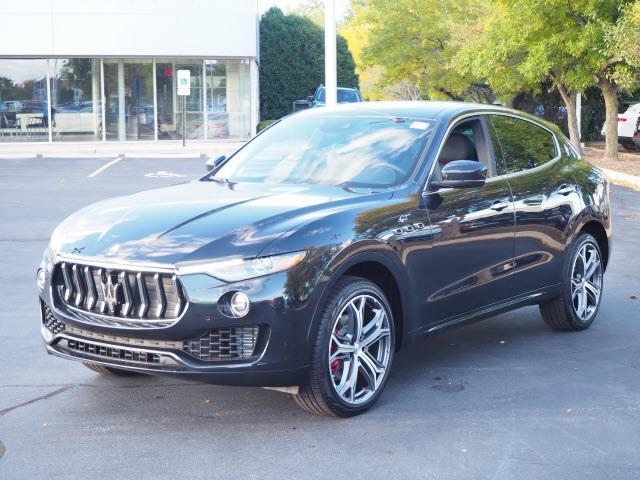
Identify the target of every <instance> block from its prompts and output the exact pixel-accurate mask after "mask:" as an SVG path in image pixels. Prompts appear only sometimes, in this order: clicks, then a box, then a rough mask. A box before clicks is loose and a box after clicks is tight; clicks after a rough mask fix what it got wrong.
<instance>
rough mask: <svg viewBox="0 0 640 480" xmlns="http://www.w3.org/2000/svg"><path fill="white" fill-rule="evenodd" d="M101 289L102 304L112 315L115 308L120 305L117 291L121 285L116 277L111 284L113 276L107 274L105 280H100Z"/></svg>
mask: <svg viewBox="0 0 640 480" xmlns="http://www.w3.org/2000/svg"><path fill="white" fill-rule="evenodd" d="M100 287H101V288H102V298H103V299H104V304H105V305H106V306H107V308H108V309H109V311H110V312H111V313H114V312H115V310H116V307H117V306H118V305H120V300H118V290H119V289H120V287H121V285H120V282H119V281H118V279H117V277H116V281H115V283H114V282H113V275H111V274H107V280H106V281H105V279H104V278H103V279H102V284H101V285H100Z"/></svg>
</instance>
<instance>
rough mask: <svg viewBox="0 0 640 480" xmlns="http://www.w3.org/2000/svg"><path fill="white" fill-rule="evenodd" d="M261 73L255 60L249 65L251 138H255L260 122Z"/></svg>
mask: <svg viewBox="0 0 640 480" xmlns="http://www.w3.org/2000/svg"><path fill="white" fill-rule="evenodd" d="M259 75H260V72H259V71H258V62H256V60H255V59H252V60H251V63H250V64H249V78H250V81H251V89H250V90H251V93H250V95H251V136H255V134H256V133H257V130H258V122H260V82H259Z"/></svg>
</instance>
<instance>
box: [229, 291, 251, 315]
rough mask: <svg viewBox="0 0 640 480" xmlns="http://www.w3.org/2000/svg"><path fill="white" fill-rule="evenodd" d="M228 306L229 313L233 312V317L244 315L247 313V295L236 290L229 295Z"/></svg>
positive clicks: (248, 303) (248, 304)
mask: <svg viewBox="0 0 640 480" xmlns="http://www.w3.org/2000/svg"><path fill="white" fill-rule="evenodd" d="M229 306H230V307H231V313H233V316H234V317H244V316H245V315H246V314H247V313H249V306H250V302H249V297H247V296H246V295H245V294H244V293H242V292H236V293H234V294H233V296H232V297H231V302H229Z"/></svg>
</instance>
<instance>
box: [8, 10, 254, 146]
mask: <svg viewBox="0 0 640 480" xmlns="http://www.w3.org/2000/svg"><path fill="white" fill-rule="evenodd" d="M0 18H2V24H3V28H2V30H3V35H2V36H3V41H2V42H0V149H1V148H2V147H1V144H2V143H6V142H86V141H93V142H109V141H121V142H123V141H166V140H181V139H182V136H183V134H182V132H183V127H184V128H185V130H186V138H187V139H198V140H218V139H225V138H232V139H243V138H248V137H250V136H251V135H253V134H254V133H255V129H256V125H257V122H258V51H259V49H258V38H259V37H258V5H257V0H182V1H175V0H30V1H29V2H0ZM178 70H189V71H190V76H191V89H190V90H191V94H190V95H189V96H188V97H187V98H186V102H185V106H184V109H183V104H182V99H181V97H178V96H177V87H176V77H177V73H176V72H177V71H178ZM183 122H184V123H183Z"/></svg>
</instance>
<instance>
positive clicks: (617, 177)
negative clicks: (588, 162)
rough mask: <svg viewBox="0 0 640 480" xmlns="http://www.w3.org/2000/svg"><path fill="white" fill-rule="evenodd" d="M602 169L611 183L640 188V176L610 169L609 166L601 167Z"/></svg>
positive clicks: (635, 188)
mask: <svg viewBox="0 0 640 480" xmlns="http://www.w3.org/2000/svg"><path fill="white" fill-rule="evenodd" d="M600 170H602V172H603V173H604V174H605V176H606V177H607V179H608V180H609V181H610V182H611V183H615V184H616V185H622V186H624V187H630V188H633V189H634V190H640V177H638V176H636V175H631V174H628V173H622V172H617V171H615V170H609V169H608V168H600Z"/></svg>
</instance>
